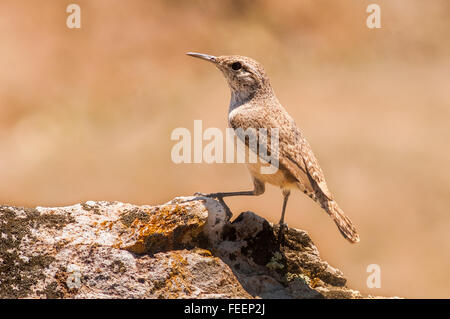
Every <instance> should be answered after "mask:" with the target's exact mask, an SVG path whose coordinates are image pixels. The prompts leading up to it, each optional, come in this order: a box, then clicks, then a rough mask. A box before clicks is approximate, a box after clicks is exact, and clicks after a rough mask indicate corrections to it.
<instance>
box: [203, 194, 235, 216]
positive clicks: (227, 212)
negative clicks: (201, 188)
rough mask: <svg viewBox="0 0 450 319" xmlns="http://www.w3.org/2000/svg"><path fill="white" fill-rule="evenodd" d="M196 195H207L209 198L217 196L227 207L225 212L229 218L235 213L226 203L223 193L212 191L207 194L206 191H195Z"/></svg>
mask: <svg viewBox="0 0 450 319" xmlns="http://www.w3.org/2000/svg"><path fill="white" fill-rule="evenodd" d="M194 196H199V197H207V198H215V199H217V200H218V201H219V202H220V203H221V204H222V206H223V208H224V209H225V213H226V214H227V218H228V220H230V219H231V217H232V216H233V213H232V212H231V209H230V208H229V207H228V205H227V204H226V203H225V201H224V200H223V195H222V194H221V193H210V194H205V193H198V192H197V193H194Z"/></svg>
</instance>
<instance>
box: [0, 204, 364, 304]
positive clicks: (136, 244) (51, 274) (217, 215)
mask: <svg viewBox="0 0 450 319" xmlns="http://www.w3.org/2000/svg"><path fill="white" fill-rule="evenodd" d="M345 284H346V279H345V277H344V276H343V274H342V273H341V272H340V271H339V270H337V269H336V268H333V267H331V266H330V265H328V264H327V263H326V262H325V261H323V260H321V258H320V255H319V251H318V250H317V248H316V247H315V246H314V244H313V242H312V241H311V238H310V237H309V236H308V234H307V232H305V231H303V230H298V229H292V228H290V229H289V230H288V231H287V232H286V238H285V241H284V243H283V244H282V245H280V243H279V242H278V240H277V226H273V225H272V224H271V223H269V222H268V221H266V220H265V219H263V218H262V217H259V216H258V215H256V214H254V213H252V212H245V213H242V214H240V215H239V216H238V217H237V218H236V219H235V220H234V221H233V222H230V221H229V214H227V212H226V209H225V207H224V206H222V204H221V203H220V202H218V201H216V200H213V199H206V198H198V197H178V198H175V199H174V200H172V201H170V202H168V203H166V204H163V205H160V206H135V205H131V204H124V203H119V202H92V201H90V202H86V203H82V204H77V205H74V206H68V207H58V208H43V207H36V208H34V209H29V208H17V207H9V206H0V298H362V297H363V296H362V295H361V294H360V293H359V292H358V291H355V290H351V289H349V288H347V287H346V286H345Z"/></svg>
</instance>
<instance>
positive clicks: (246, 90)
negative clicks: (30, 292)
mask: <svg viewBox="0 0 450 319" xmlns="http://www.w3.org/2000/svg"><path fill="white" fill-rule="evenodd" d="M187 55H190V56H193V57H196V58H200V59H203V60H206V61H209V62H211V63H213V64H214V65H215V66H216V67H217V68H218V69H219V70H220V71H222V73H223V75H224V76H225V78H226V79H227V81H228V85H229V86H230V89H231V92H232V94H236V95H239V96H242V97H245V96H247V97H251V96H253V95H255V94H257V93H272V88H271V86H270V83H269V78H268V77H267V75H266V72H265V70H264V68H263V67H262V65H261V64H259V63H258V62H256V61H255V60H253V59H251V58H248V57H245V56H240V55H223V56H217V57H216V56H212V55H208V54H202V53H195V52H188V53H187Z"/></svg>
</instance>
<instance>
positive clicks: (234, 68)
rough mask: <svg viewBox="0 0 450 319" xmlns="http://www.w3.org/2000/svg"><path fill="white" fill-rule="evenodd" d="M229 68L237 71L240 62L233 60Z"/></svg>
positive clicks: (240, 65) (240, 66)
mask: <svg viewBox="0 0 450 319" xmlns="http://www.w3.org/2000/svg"><path fill="white" fill-rule="evenodd" d="M231 68H232V69H233V70H235V71H237V70H239V69H240V68H242V64H241V63H240V62H234V63H233V64H232V65H231Z"/></svg>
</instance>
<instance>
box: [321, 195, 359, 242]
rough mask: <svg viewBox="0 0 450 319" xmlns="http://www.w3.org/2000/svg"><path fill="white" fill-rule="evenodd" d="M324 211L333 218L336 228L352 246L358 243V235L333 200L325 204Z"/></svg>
mask: <svg viewBox="0 0 450 319" xmlns="http://www.w3.org/2000/svg"><path fill="white" fill-rule="evenodd" d="M324 208H325V210H326V211H327V213H328V214H329V215H330V216H331V218H333V221H334V222H335V224H336V226H337V227H338V229H339V231H340V232H341V234H342V235H343V236H344V237H345V238H346V239H347V240H348V241H349V242H351V243H352V244H355V243H357V242H359V235H358V232H357V231H356V228H355V226H354V225H353V223H352V222H351V221H350V219H349V218H348V217H347V216H345V214H344V212H343V211H342V209H341V208H340V207H339V206H338V204H337V203H336V202H335V201H334V200H329V201H328V202H327V203H326V204H325V207H324Z"/></svg>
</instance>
